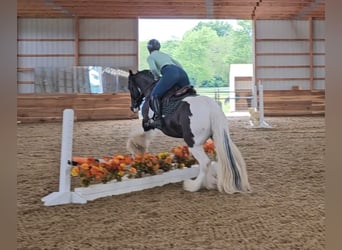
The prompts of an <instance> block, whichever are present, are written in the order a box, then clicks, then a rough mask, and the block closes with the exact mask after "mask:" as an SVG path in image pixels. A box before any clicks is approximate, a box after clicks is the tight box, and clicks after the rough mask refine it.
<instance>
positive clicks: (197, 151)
mask: <svg viewBox="0 0 342 250" xmlns="http://www.w3.org/2000/svg"><path fill="white" fill-rule="evenodd" d="M189 150H190V152H191V153H192V155H193V156H194V157H195V159H196V160H197V161H198V163H199V174H198V176H197V177H196V179H195V180H185V181H184V183H183V188H184V189H185V190H187V191H190V192H196V191H198V190H200V189H201V188H202V187H204V186H206V178H207V173H208V167H209V164H210V159H209V157H208V155H207V154H206V153H205V151H204V149H203V146H202V145H199V146H194V147H192V148H189Z"/></svg>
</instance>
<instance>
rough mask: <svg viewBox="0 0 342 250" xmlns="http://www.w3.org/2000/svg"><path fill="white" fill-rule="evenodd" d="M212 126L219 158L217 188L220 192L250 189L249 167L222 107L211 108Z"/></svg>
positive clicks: (246, 190)
mask: <svg viewBox="0 0 342 250" xmlns="http://www.w3.org/2000/svg"><path fill="white" fill-rule="evenodd" d="M211 112H212V113H211V114H212V115H211V127H212V133H213V140H214V144H215V151H216V155H217V160H218V165H219V166H218V169H217V188H218V190H219V191H220V192H226V193H236V192H248V191H250V185H249V182H248V176H247V169H246V164H245V161H244V159H243V157H242V155H241V152H240V150H239V149H238V147H237V146H236V145H235V143H234V142H233V141H232V140H231V139H230V136H229V129H228V121H227V117H226V116H225V114H224V113H223V112H222V110H221V109H220V108H214V107H213V108H212V109H211Z"/></svg>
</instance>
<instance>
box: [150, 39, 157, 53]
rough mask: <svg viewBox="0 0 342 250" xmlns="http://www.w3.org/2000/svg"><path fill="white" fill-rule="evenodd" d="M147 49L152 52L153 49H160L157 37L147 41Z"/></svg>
mask: <svg viewBox="0 0 342 250" xmlns="http://www.w3.org/2000/svg"><path fill="white" fill-rule="evenodd" d="M147 49H148V51H149V52H150V53H151V52H152V51H155V50H159V49H160V43H159V41H158V40H157V39H151V40H150V41H148V43H147Z"/></svg>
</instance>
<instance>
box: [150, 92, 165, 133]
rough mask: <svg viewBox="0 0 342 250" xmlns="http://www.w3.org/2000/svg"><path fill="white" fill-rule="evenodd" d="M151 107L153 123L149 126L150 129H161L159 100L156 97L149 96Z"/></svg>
mask: <svg viewBox="0 0 342 250" xmlns="http://www.w3.org/2000/svg"><path fill="white" fill-rule="evenodd" d="M151 106H152V109H153V111H154V122H153V123H151V124H150V126H151V127H152V128H159V129H161V128H162V114H161V100H160V97H158V96H151Z"/></svg>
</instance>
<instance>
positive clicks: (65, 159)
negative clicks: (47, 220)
mask: <svg viewBox="0 0 342 250" xmlns="http://www.w3.org/2000/svg"><path fill="white" fill-rule="evenodd" d="M73 127H74V110H72V109H65V110H64V111H63V129H62V148H61V161H60V174H59V191H58V192H53V193H51V194H49V195H47V196H45V197H43V198H42V201H43V202H44V205H45V206H54V205H61V204H68V203H81V204H84V203H86V202H87V200H86V199H84V198H83V197H81V196H80V195H78V194H77V193H75V192H71V175H70V171H71V165H70V164H71V162H72V136H73Z"/></svg>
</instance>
